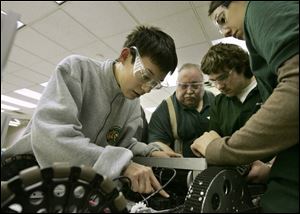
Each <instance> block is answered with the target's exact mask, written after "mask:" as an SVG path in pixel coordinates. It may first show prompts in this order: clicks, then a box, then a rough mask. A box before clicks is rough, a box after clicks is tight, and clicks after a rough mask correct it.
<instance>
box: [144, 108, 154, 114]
mask: <svg viewBox="0 0 300 214" xmlns="http://www.w3.org/2000/svg"><path fill="white" fill-rule="evenodd" d="M155 109H156V107H148V108H145V110H147V111H149V112H151V113H153V112H154V111H155Z"/></svg>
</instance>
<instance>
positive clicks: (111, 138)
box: [106, 126, 121, 145]
mask: <svg viewBox="0 0 300 214" xmlns="http://www.w3.org/2000/svg"><path fill="white" fill-rule="evenodd" d="M120 133H121V127H119V126H113V127H111V128H110V129H109V130H108V132H107V133H106V141H107V142H108V143H109V144H110V145H116V144H117V143H118V142H119V139H120Z"/></svg>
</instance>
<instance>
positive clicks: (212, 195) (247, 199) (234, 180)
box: [184, 167, 257, 213]
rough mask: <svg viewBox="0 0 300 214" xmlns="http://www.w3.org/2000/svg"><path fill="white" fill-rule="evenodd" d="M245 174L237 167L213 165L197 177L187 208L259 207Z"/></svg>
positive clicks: (229, 209) (204, 210) (209, 210)
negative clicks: (255, 203) (243, 175)
mask: <svg viewBox="0 0 300 214" xmlns="http://www.w3.org/2000/svg"><path fill="white" fill-rule="evenodd" d="M256 209H257V207H255V206H254V205H253V203H252V201H251V196H250V194H249V191H248V187H247V185H246V182H245V180H244V178H243V177H242V176H241V175H240V174H239V173H238V172H237V171H236V170H235V169H234V168H229V167H228V168H224V167H209V168H207V169H205V170H203V171H202V172H201V173H200V174H199V175H198V176H197V177H196V178H195V180H194V182H193V184H192V185H191V186H190V188H189V190H188V193H187V195H186V199H185V204H184V212H189V213H233V212H249V211H251V210H253V211H254V210H256Z"/></svg>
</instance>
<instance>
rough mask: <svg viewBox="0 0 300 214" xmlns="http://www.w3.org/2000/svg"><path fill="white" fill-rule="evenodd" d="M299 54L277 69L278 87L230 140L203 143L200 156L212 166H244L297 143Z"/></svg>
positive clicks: (228, 138)
mask: <svg viewBox="0 0 300 214" xmlns="http://www.w3.org/2000/svg"><path fill="white" fill-rule="evenodd" d="M298 129H299V55H296V56H294V57H292V58H291V59H289V60H287V61H286V62H285V63H284V64H283V65H282V66H281V67H280V68H279V70H278V85H277V87H276V88H275V89H274V91H273V93H272V95H271V96H270V97H269V98H268V100H267V101H266V102H265V104H264V105H262V107H261V108H260V109H259V110H258V111H257V113H256V114H254V115H253V116H252V117H251V118H250V119H249V120H248V121H247V123H246V124H245V126H244V127H242V128H241V129H240V130H239V131H236V132H235V133H234V134H233V135H232V137H225V138H217V139H214V140H213V141H210V142H207V140H206V139H204V138H203V139H201V140H202V141H203V142H206V144H205V145H206V147H205V148H202V150H201V151H199V152H200V153H202V154H204V155H205V156H206V159H207V161H208V163H212V164H233V165H237V164H247V163H251V162H253V161H255V160H260V159H263V158H266V157H270V156H274V155H275V154H276V153H278V152H280V151H282V150H285V149H287V148H289V147H291V146H293V145H295V144H297V143H299V130H298Z"/></svg>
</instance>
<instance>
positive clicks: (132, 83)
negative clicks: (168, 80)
mask: <svg viewBox="0 0 300 214" xmlns="http://www.w3.org/2000/svg"><path fill="white" fill-rule="evenodd" d="M125 51H126V52H127V57H126V59H125V60H124V72H123V73H122V75H121V78H122V79H121V80H120V81H119V84H120V87H121V90H122V92H123V94H124V96H125V97H127V98H128V99H135V98H138V97H140V96H141V95H143V94H145V93H149V92H150V91H151V90H152V89H153V88H155V87H157V86H158V85H159V84H160V82H161V81H163V80H164V78H165V76H166V75H167V74H165V73H163V72H162V71H161V70H160V69H159V68H158V66H157V65H155V64H153V63H152V61H151V59H150V58H149V57H141V56H140V55H139V54H136V57H135V60H134V63H133V64H132V63H131V62H132V57H133V55H131V54H130V49H129V48H126V50H125Z"/></svg>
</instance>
